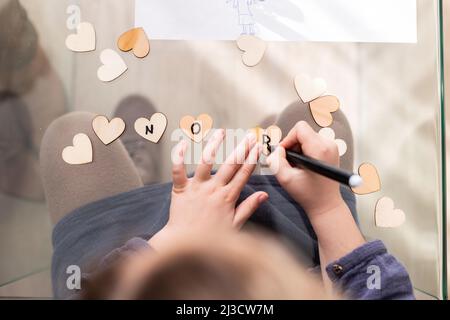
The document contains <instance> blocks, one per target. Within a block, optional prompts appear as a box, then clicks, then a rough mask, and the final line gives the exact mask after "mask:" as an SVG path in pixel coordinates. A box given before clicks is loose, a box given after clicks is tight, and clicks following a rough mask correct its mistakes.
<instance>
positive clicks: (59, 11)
mask: <svg viewBox="0 0 450 320" xmlns="http://www.w3.org/2000/svg"><path fill="white" fill-rule="evenodd" d="M71 4H76V5H78V6H79V7H80V8H81V9H82V19H83V20H84V21H90V22H92V23H93V24H94V25H95V28H96V33H97V48H96V51H94V52H89V53H83V54H75V53H73V52H70V51H69V50H67V48H66V47H65V45H64V42H65V39H66V37H67V35H68V34H69V33H70V31H69V30H67V28H66V20H67V17H68V15H67V14H66V9H67V7H68V5H71ZM439 5H440V1H437V0H433V1H430V0H418V1H417V8H418V10H417V12H418V17H417V18H418V29H417V30H418V41H417V43H413V44H399V43H352V42H343V43H337V42H306V41H303V42H285V41H273V42H268V51H267V53H266V56H265V58H264V61H263V62H262V63H261V64H260V65H258V66H257V67H255V68H253V69H251V71H249V69H248V68H247V67H245V66H244V65H243V64H242V61H241V52H240V51H239V50H238V49H237V48H236V43H235V42H234V41H176V40H171V41H166V40H151V53H150V55H149V56H148V57H146V58H144V59H137V58H135V57H134V56H133V55H129V54H121V56H122V58H123V59H124V61H125V62H126V64H127V66H128V71H127V72H126V73H125V74H123V75H122V76H121V77H120V78H119V79H117V80H115V81H113V82H110V83H102V82H100V81H99V80H98V79H97V76H96V73H97V68H98V67H99V64H100V62H99V54H100V52H101V51H102V50H103V49H106V48H115V44H116V41H117V38H118V36H119V35H120V34H122V33H123V32H124V31H125V30H128V29H130V28H131V27H133V26H134V19H135V11H134V10H135V3H134V1H132V0H94V1H92V0H89V1H88V0H80V1H68V0H64V1H61V0H45V1H44V0H37V1H36V0H21V1H9V0H0V17H3V16H5V15H8V16H9V17H10V18H9V20H8V21H9V24H8V26H7V27H8V28H6V29H5V28H3V25H2V22H0V26H2V28H0V41H1V42H0V94H3V93H4V92H5V93H8V94H11V95H13V96H14V97H15V98H14V99H12V100H11V99H10V100H4V101H6V102H2V106H1V109H0V121H2V124H1V126H2V127H3V128H4V130H3V129H2V130H0V142H1V143H2V144H1V145H0V151H1V155H0V161H1V162H0V166H1V167H0V256H1V258H0V261H1V262H0V286H1V285H6V284H9V283H12V282H14V281H17V280H19V279H23V278H25V277H27V276H29V275H31V274H34V273H38V272H41V271H42V270H46V269H48V268H50V265H51V255H52V244H51V233H52V222H51V219H50V217H49V214H48V209H47V205H46V201H45V200H44V190H43V187H42V184H41V182H40V181H41V171H40V168H39V150H40V145H41V141H42V138H43V135H44V133H45V130H46V129H47V127H48V126H49V125H50V123H51V122H52V121H53V120H55V119H56V118H58V117H59V116H61V115H64V114H66V113H69V112H72V111H80V110H83V111H90V112H93V113H96V114H101V115H106V116H112V115H113V113H114V111H115V108H116V107H117V106H118V105H119V104H120V102H121V101H123V100H124V99H125V98H127V97H130V96H135V95H139V96H141V97H143V98H145V99H146V100H147V101H148V102H149V103H151V104H152V105H153V106H154V107H155V108H156V110H158V111H161V112H163V113H164V114H165V115H166V116H167V118H168V119H169V125H168V129H167V132H169V133H170V132H173V131H174V130H176V129H177V126H178V121H179V119H181V117H183V116H185V115H187V114H192V115H197V114H201V113H205V112H206V113H208V114H209V115H211V117H212V118H213V119H214V120H215V127H223V128H245V129H248V128H253V127H255V126H258V125H262V124H263V123H267V121H270V119H276V118H277V116H278V115H279V114H280V113H281V112H283V110H284V109H285V108H286V107H288V106H289V105H290V104H292V103H293V102H295V101H298V95H297V92H296V91H295V88H294V86H293V79H294V77H295V75H297V74H300V73H307V74H310V75H313V76H320V77H322V78H324V79H326V82H327V84H328V91H329V92H330V93H332V94H334V95H336V96H337V97H339V99H340V100H341V104H342V110H343V112H344V113H345V115H346V116H347V118H348V121H349V123H350V126H351V128H352V135H353V138H354V156H355V159H354V166H355V170H357V168H358V166H359V164H361V163H363V162H370V163H373V164H374V165H375V166H376V167H377V169H378V171H379V173H380V176H381V179H382V191H381V192H378V193H375V194H372V195H366V196H358V197H357V201H358V214H359V219H360V224H361V228H362V230H363V232H364V234H365V235H366V236H367V238H368V239H382V240H383V241H385V243H386V244H387V246H388V247H389V249H390V250H391V251H392V253H394V254H395V255H396V257H398V259H399V260H400V261H401V262H403V263H404V265H405V266H406V268H407V269H408V271H409V272H410V274H411V277H412V280H413V283H414V286H415V287H416V288H417V289H418V290H419V291H421V292H423V293H425V294H427V295H430V296H432V297H436V298H443V297H444V295H443V292H444V290H445V286H446V284H445V281H446V278H445V274H444V269H443V263H444V260H445V259H446V257H445V255H444V254H443V242H442V241H443V237H444V232H445V228H444V227H443V221H444V220H443V216H444V211H443V208H444V194H443V186H444V184H445V178H444V171H443V170H444V169H443V163H444V160H443V159H444V158H443V145H442V141H443V137H442V134H443V129H444V126H443V124H442V116H443V112H442V111H443V100H442V97H443V93H442V92H441V85H442V79H441V76H442V67H441V60H440V58H439V56H440V53H441V30H440V28H441V24H440V15H439ZM5 8H8V10H10V11H8V12H9V14H8V13H6V10H5ZM11 12H13V13H14V14H11ZM0 21H2V19H0ZM13 34H14V35H15V36H14V37H13V36H12V35H13ZM12 37H13V38H12ZM150 37H151V36H150ZM30 52H32V53H30ZM10 101H12V102H10ZM2 109H3V110H2ZM19 129H20V130H19ZM169 136H170V134H169ZM172 147H173V143H171V142H170V141H169V139H165V140H164V141H163V143H162V145H161V157H162V159H161V161H160V162H159V163H158V164H157V165H158V172H159V174H160V177H159V178H158V181H159V182H168V181H169V180H170V158H169V157H170V150H171V148H172ZM383 196H388V197H390V198H392V199H393V200H394V201H395V205H396V206H397V207H399V208H401V209H402V210H403V211H404V212H405V214H406V217H407V219H406V223H405V224H404V225H403V226H402V227H400V228H397V229H382V228H377V227H376V226H375V224H374V208H375V204H376V202H377V200H378V199H380V198H381V197H383ZM49 281H50V279H49Z"/></svg>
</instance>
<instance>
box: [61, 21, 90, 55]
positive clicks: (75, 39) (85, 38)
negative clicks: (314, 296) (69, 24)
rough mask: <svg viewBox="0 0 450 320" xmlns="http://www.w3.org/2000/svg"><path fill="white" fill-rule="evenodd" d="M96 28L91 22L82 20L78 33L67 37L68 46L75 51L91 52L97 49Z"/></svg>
mask: <svg viewBox="0 0 450 320" xmlns="http://www.w3.org/2000/svg"><path fill="white" fill-rule="evenodd" d="M95 42H96V40H95V29H94V26H93V25H92V24H90V23H89V22H82V23H80V24H79V25H78V27H77V33H76V34H71V35H69V36H68V37H67V38H66V47H67V48H68V49H69V50H72V51H74V52H89V51H94V50H95Z"/></svg>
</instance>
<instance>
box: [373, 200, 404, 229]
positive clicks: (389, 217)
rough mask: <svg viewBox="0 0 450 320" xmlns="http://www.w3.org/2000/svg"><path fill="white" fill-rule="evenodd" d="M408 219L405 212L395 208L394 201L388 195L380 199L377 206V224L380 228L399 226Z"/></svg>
mask: <svg viewBox="0 0 450 320" xmlns="http://www.w3.org/2000/svg"><path fill="white" fill-rule="evenodd" d="M405 221H406V215H405V213H404V212H403V211H402V210H400V209H395V206H394V201H393V200H392V199H390V198H388V197H383V198H381V199H380V200H378V202H377V204H376V206H375V225H376V226H377V227H379V228H398V227H400V226H402V225H403V224H404V223H405Z"/></svg>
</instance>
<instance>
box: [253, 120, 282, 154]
mask: <svg viewBox="0 0 450 320" xmlns="http://www.w3.org/2000/svg"><path fill="white" fill-rule="evenodd" d="M250 131H251V132H253V133H254V134H255V135H256V138H257V141H258V143H261V144H262V146H263V154H264V155H266V156H269V155H270V154H271V149H272V148H271V147H273V146H278V145H279V144H280V142H281V139H283V132H282V131H281V129H280V128H279V127H278V126H275V125H273V126H270V127H268V128H267V129H265V130H264V129H262V128H261V127H256V128H253V129H251V130H250Z"/></svg>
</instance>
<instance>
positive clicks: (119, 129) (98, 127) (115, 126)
mask: <svg viewBox="0 0 450 320" xmlns="http://www.w3.org/2000/svg"><path fill="white" fill-rule="evenodd" d="M92 129H94V132H95V134H96V135H97V137H98V138H99V139H100V140H101V141H102V142H103V144H104V145H106V146H107V145H109V144H111V143H113V142H114V141H116V140H117V139H119V138H120V136H121V135H122V134H123V133H124V132H125V121H123V120H122V119H120V118H114V119H112V120H111V121H109V119H108V118H107V117H105V116H97V117H95V119H94V120H93V121H92Z"/></svg>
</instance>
